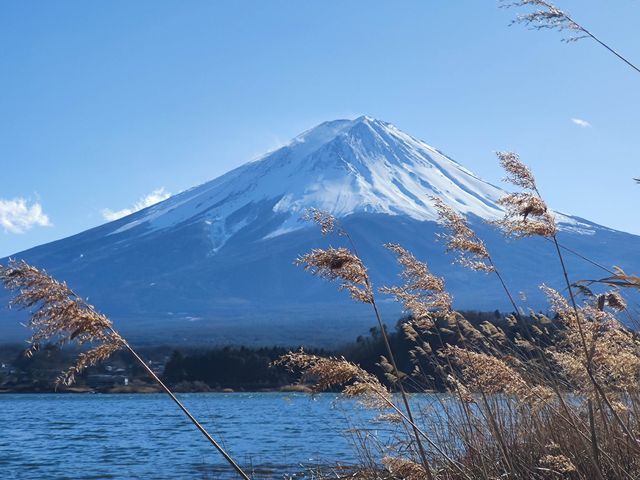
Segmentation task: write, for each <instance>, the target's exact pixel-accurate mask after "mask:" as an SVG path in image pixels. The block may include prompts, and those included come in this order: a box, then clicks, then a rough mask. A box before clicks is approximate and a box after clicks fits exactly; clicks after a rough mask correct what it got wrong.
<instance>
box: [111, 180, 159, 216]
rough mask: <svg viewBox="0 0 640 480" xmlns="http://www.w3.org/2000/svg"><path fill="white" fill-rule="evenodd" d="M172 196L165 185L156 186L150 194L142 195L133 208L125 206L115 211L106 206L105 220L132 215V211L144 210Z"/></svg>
mask: <svg viewBox="0 0 640 480" xmlns="http://www.w3.org/2000/svg"><path fill="white" fill-rule="evenodd" d="M170 196H171V193H170V192H167V191H166V190H165V189H164V187H161V188H156V189H155V190H154V191H153V192H151V193H150V194H148V195H146V196H144V197H142V198H141V199H140V200H138V201H137V202H136V203H135V204H134V205H133V207H131V208H123V209H122V210H116V211H113V210H111V209H110V208H105V209H104V210H102V216H103V217H104V219H105V220H108V221H110V222H112V221H113V220H118V219H119V218H122V217H126V216H127V215H131V214H132V213H135V212H137V211H138V210H142V209H143V208H147V207H150V206H151V205H155V204H156V203H158V202H161V201H163V200H166V199H167V198H169V197H170Z"/></svg>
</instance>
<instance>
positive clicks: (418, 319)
mask: <svg viewBox="0 0 640 480" xmlns="http://www.w3.org/2000/svg"><path fill="white" fill-rule="evenodd" d="M385 247H386V248H388V249H389V250H391V251H392V252H394V253H395V254H396V255H397V259H398V263H400V265H401V266H402V272H401V274H400V275H401V277H402V278H403V279H404V281H405V283H404V284H403V285H402V286H399V287H383V288H381V289H380V291H381V292H383V293H386V294H389V295H392V296H394V297H395V299H396V300H397V301H398V302H400V303H402V304H403V306H404V309H405V310H406V311H408V312H411V314H412V315H413V317H414V320H415V323H414V324H415V325H416V326H418V327H420V328H422V329H426V328H431V326H432V325H433V318H434V317H435V316H447V315H450V314H451V312H452V306H451V303H452V298H451V296H450V295H449V294H448V293H447V292H446V290H445V285H444V280H443V279H442V278H440V277H437V276H435V275H434V274H433V273H431V271H430V270H429V268H428V267H427V264H426V263H423V262H420V261H419V260H417V259H416V258H415V257H414V256H413V255H412V254H411V253H409V252H408V251H407V250H405V249H404V248H403V247H401V246H400V245H397V244H393V243H389V244H386V245H385Z"/></svg>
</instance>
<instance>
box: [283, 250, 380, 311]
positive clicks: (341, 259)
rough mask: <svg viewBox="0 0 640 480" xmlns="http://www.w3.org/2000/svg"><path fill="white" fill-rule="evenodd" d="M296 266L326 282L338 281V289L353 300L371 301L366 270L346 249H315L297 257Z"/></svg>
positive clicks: (356, 257) (360, 261)
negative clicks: (345, 292)
mask: <svg viewBox="0 0 640 480" xmlns="http://www.w3.org/2000/svg"><path fill="white" fill-rule="evenodd" d="M295 263H296V265H302V266H303V268H304V269H305V270H306V271H308V272H311V273H312V274H313V275H317V276H319V277H322V278H326V279H327V280H331V281H333V280H339V281H340V282H341V283H340V289H344V290H347V291H348V292H349V293H350V294H351V297H352V298H353V299H354V300H357V301H359V302H363V303H371V302H372V301H373V292H372V291H371V287H370V284H369V277H368V274H367V268H366V267H365V266H364V264H363V263H362V260H360V258H359V257H358V256H357V255H355V254H354V253H353V252H351V251H350V250H348V249H346V248H332V247H330V248H328V249H321V248H317V249H314V250H312V251H311V252H310V253H307V254H306V255H302V256H300V257H298V259H297V260H296V262H295Z"/></svg>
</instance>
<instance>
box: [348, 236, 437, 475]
mask: <svg viewBox="0 0 640 480" xmlns="http://www.w3.org/2000/svg"><path fill="white" fill-rule="evenodd" d="M340 230H341V232H342V234H343V235H344V236H345V237H346V238H347V240H348V241H349V243H350V245H351V249H352V250H353V253H354V254H355V255H356V257H359V255H358V249H357V248H356V244H355V242H354V241H353V238H352V237H351V235H350V234H349V232H347V231H346V230H344V229H342V228H341V229H340ZM365 284H366V287H367V289H368V290H369V292H370V293H371V306H372V307H373V311H374V313H375V316H376V320H377V321H378V326H379V327H380V332H381V334H382V339H383V341H384V346H385V348H386V350H387V355H388V356H389V361H390V362H391V366H392V367H393V373H394V375H395V376H396V378H397V379H398V382H397V383H398V388H399V389H400V395H401V396H402V402H403V403H404V407H405V409H406V410H407V416H408V418H409V420H410V421H411V422H410V423H411V426H412V427H413V433H414V436H415V438H416V444H417V445H418V451H419V453H420V458H421V459H422V464H423V466H424V469H425V471H426V473H427V479H428V480H433V474H432V473H431V468H430V466H429V460H428V459H427V453H426V452H425V449H424V446H423V445H422V441H421V440H420V435H419V431H418V429H417V427H416V425H415V421H414V420H413V413H412V412H411V407H410V405H409V399H408V397H407V392H406V391H405V389H404V385H403V384H402V377H401V376H400V370H399V369H398V365H397V363H396V359H395V355H394V354H393V350H392V349H391V343H390V342H389V337H388V335H387V331H386V329H385V328H384V323H383V322H382V318H381V317H380V312H379V311H378V306H377V305H376V301H375V298H374V295H373V286H372V285H371V282H370V281H369V276H368V275H365Z"/></svg>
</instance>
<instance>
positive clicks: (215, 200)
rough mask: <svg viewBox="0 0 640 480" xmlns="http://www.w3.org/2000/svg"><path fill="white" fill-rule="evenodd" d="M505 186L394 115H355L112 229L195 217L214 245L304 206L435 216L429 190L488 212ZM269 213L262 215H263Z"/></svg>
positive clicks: (286, 221) (491, 215) (288, 226)
mask: <svg viewBox="0 0 640 480" xmlns="http://www.w3.org/2000/svg"><path fill="white" fill-rule="evenodd" d="M503 194H504V191H503V190H501V189H499V188H497V187H495V186H493V185H491V184H489V183H487V182H485V181H484V180H482V179H480V178H478V177H477V176H476V175H474V174H473V173H472V172H470V171H469V170H467V169H466V168H464V167H462V166H461V165H460V164H458V163H457V162H455V161H453V160H452V159H450V158H448V157H447V156H446V155H444V154H442V153H440V152H439V151H438V150H436V149H435V148H433V147H431V146H429V145H427V144H426V143H424V142H422V141H420V140H417V139H415V138H413V137H411V136H410V135H407V134H406V133H404V132H402V131H401V130H399V129H398V128H397V127H395V126H394V125H391V124H389V123H386V122H383V121H380V120H376V119H374V118H371V117H368V116H361V117H358V118H356V119H355V120H334V121H329V122H324V123H322V124H320V125H318V126H316V127H314V128H312V129H310V130H307V131H305V132H304V133H302V134H300V135H299V136H297V137H295V138H294V139H293V140H291V142H289V143H288V144H287V145H285V146H283V147H281V148H279V149H277V150H275V151H272V152H269V153H267V154H265V155H264V156H262V157H261V158H259V159H258V160H255V161H253V162H250V163H247V164H245V165H243V166H241V167H239V168H236V169H235V170H232V171H230V172H228V173H227V174H225V175H222V176H220V177H218V178H217V179H215V180H212V181H210V182H208V183H205V184H203V185H201V186H199V187H196V188H194V189H191V190H189V191H186V192H183V193H182V194H179V195H177V196H174V197H172V198H170V199H168V200H166V201H164V202H162V203H160V204H157V205H155V206H153V207H150V208H149V209H146V210H144V211H141V212H139V213H138V214H135V215H132V216H131V217H129V221H128V222H127V221H125V222H122V223H119V224H118V225H117V228H116V229H115V230H114V232H113V233H120V232H123V231H125V230H129V229H131V228H133V227H137V226H144V227H146V228H145V231H155V230H158V229H164V228H170V227H172V226H174V225H177V224H184V223H185V222H187V223H196V222H201V223H202V224H203V225H204V228H207V229H208V230H209V232H210V237H211V240H212V244H213V250H214V251H215V250H217V249H218V248H220V247H221V246H222V245H223V244H224V243H225V242H226V240H227V239H228V238H230V237H231V236H233V235H234V234H235V233H237V232H238V231H239V230H240V229H242V228H243V227H245V226H246V225H248V224H251V223H252V222H255V221H256V220H257V219H258V218H259V217H260V218H262V219H264V217H265V215H267V214H269V215H271V216H274V217H275V218H276V220H274V221H273V222H271V224H270V229H269V231H268V232H267V233H266V234H265V236H266V237H274V236H277V235H280V234H283V233H286V232H289V231H292V230H296V229H299V228H303V226H304V225H303V224H301V223H300V222H299V218H300V216H301V214H302V212H304V210H306V209H307V208H309V207H314V208H319V209H322V210H325V211H328V212H330V213H332V214H333V215H335V216H337V217H344V216H347V215H350V214H354V213H361V212H367V213H382V214H388V215H406V216H409V217H411V218H413V219H416V220H435V219H436V218H437V215H436V212H435V210H434V208H433V206H432V205H431V203H430V201H429V196H430V195H436V196H438V197H439V198H441V199H442V200H444V202H445V203H447V204H448V205H449V206H450V207H452V208H454V209H455V210H456V211H458V212H459V213H462V214H464V215H469V214H471V215H475V216H477V217H480V218H482V219H487V220H492V219H495V218H498V217H500V216H501V215H502V210H501V208H500V207H499V206H498V205H497V204H496V201H497V200H498V198H500V197H501V196H502V195H503ZM267 216H268V215H267Z"/></svg>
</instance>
